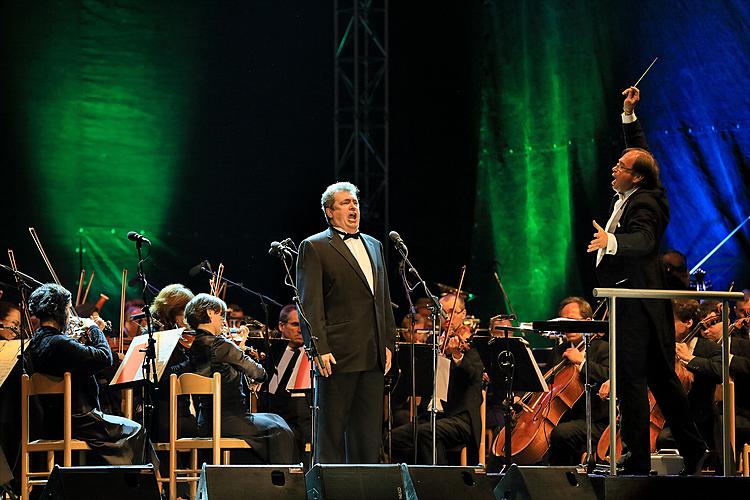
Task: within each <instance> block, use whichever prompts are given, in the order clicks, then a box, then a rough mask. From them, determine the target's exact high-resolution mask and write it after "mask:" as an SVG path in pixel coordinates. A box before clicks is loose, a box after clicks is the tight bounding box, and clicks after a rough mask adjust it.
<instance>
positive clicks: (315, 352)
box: [272, 246, 323, 467]
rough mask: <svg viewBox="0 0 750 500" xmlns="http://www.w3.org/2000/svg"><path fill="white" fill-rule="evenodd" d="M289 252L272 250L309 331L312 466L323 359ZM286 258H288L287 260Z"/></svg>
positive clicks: (307, 348) (315, 460)
mask: <svg viewBox="0 0 750 500" xmlns="http://www.w3.org/2000/svg"><path fill="white" fill-rule="evenodd" d="M272 248H273V247H272ZM291 252H294V253H297V252H296V251H295V250H294V249H291V248H287V247H285V246H281V247H280V248H279V250H277V251H275V252H273V254H272V255H275V256H276V257H278V258H279V259H280V260H281V262H283V264H284V272H285V273H286V277H285V278H284V284H285V285H287V286H288V287H289V288H291V289H292V291H293V292H294V296H293V297H292V301H293V302H294V304H295V305H296V306H297V312H298V313H299V319H300V322H304V324H305V325H306V328H307V331H308V332H310V343H309V345H307V344H306V345H305V353H306V354H307V357H308V359H309V360H310V383H311V384H312V390H313V400H312V404H311V405H310V425H311V427H312V429H311V432H310V448H311V449H310V456H311V457H312V463H311V464H310V466H311V467H312V465H315V464H317V463H318V459H317V458H318V457H317V450H318V435H317V433H316V432H315V428H316V425H315V424H316V422H317V419H318V410H319V409H320V408H319V406H318V384H317V382H316V378H315V363H316V362H317V363H318V364H319V365H320V366H323V360H322V359H321V358H320V350H319V349H318V337H316V336H315V335H313V331H312V326H311V325H310V321H308V319H307V316H306V315H305V310H304V308H303V307H302V300H301V299H300V297H299V289H298V288H297V283H296V281H295V280H294V278H293V277H292V271H291V266H290V264H291V261H292V260H293V257H292V253H291ZM287 259H289V261H287Z"/></svg>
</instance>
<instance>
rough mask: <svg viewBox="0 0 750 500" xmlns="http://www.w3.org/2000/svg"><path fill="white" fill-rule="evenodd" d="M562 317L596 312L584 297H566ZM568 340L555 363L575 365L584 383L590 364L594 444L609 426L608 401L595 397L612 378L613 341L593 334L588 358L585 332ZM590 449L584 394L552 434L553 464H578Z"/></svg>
mask: <svg viewBox="0 0 750 500" xmlns="http://www.w3.org/2000/svg"><path fill="white" fill-rule="evenodd" d="M558 316H559V317H561V318H567V319H572V320H590V319H592V316H593V313H592V311H591V306H590V305H589V303H588V302H586V300H584V299H583V298H581V297H566V298H565V299H563V301H562V302H560V307H559V309H558ZM565 339H566V340H565V342H563V343H562V344H560V345H558V346H557V347H556V348H555V351H554V353H553V357H552V363H551V364H552V365H553V366H554V365H557V364H558V363H560V362H561V361H563V360H567V361H568V362H569V363H572V364H573V365H575V367H576V369H577V370H578V376H579V378H580V380H581V384H585V380H586V372H585V368H586V367H585V364H586V363H588V365H589V367H588V368H589V383H590V384H593V385H594V386H595V387H594V388H593V389H592V398H591V435H592V442H593V446H596V443H597V442H598V441H599V437H600V436H601V434H602V432H604V429H605V428H606V427H607V423H608V417H609V411H608V407H607V403H606V402H605V401H602V400H601V399H600V398H597V397H595V394H596V392H595V391H596V386H598V385H600V384H602V383H603V382H605V381H606V380H607V379H608V378H609V343H608V342H607V341H606V340H603V339H601V338H597V337H592V339H591V342H590V343H589V354H588V359H586V358H585V355H584V354H585V353H584V339H583V334H582V333H567V334H565ZM585 451H586V398H585V396H584V395H581V397H580V398H578V400H577V401H576V402H575V404H574V405H573V407H572V408H571V409H570V410H568V411H567V412H565V413H564V414H563V416H562V418H561V419H560V423H559V424H558V425H557V426H556V427H555V428H554V429H553V430H552V433H551V435H550V449H549V463H550V465H577V464H579V463H581V457H582V455H583V453H584V452H585Z"/></svg>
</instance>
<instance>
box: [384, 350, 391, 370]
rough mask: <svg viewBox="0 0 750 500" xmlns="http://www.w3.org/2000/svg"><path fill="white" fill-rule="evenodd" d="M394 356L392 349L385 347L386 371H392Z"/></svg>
mask: <svg viewBox="0 0 750 500" xmlns="http://www.w3.org/2000/svg"><path fill="white" fill-rule="evenodd" d="M392 357H393V354H392V353H391V350H390V349H388V348H387V347H386V348H385V373H388V372H389V371H391V358H392Z"/></svg>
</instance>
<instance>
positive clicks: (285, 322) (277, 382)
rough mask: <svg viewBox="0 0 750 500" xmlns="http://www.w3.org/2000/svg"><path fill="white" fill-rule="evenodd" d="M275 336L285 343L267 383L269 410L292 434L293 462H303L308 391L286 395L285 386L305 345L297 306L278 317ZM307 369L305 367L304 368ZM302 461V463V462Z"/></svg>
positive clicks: (308, 426)
mask: <svg viewBox="0 0 750 500" xmlns="http://www.w3.org/2000/svg"><path fill="white" fill-rule="evenodd" d="M279 332H280V333H281V336H282V337H283V338H285V339H286V340H287V341H288V343H287V346H286V349H284V354H282V355H281V357H280V358H279V364H278V365H277V366H276V372H275V373H274V375H273V377H271V380H270V382H269V388H268V392H269V410H270V411H271V412H273V413H277V414H278V415H280V416H281V417H282V418H283V419H284V420H285V421H286V423H287V424H289V427H290V428H291V429H292V431H293V432H294V440H295V443H296V448H297V459H296V460H295V461H297V462H301V461H303V460H304V458H305V445H306V443H309V442H310V440H311V438H312V436H311V434H312V427H311V420H310V404H311V403H312V401H311V398H310V394H309V392H310V391H304V392H302V391H299V392H294V393H292V392H289V390H288V389H287V383H288V382H289V378H290V377H291V374H292V372H293V371H294V366H295V365H296V364H297V363H298V360H299V359H302V358H303V357H304V356H307V353H305V347H304V346H305V341H304V339H303V338H302V330H301V329H300V324H299V313H298V312H297V306H295V305H294V304H288V305H286V306H284V307H283V308H281V312H280V313H279ZM308 366H309V365H308ZM305 461H306V460H305Z"/></svg>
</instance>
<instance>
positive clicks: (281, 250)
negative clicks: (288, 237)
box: [268, 241, 289, 259]
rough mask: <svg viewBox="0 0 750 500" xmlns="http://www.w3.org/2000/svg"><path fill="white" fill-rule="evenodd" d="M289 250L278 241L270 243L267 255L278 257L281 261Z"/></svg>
mask: <svg viewBox="0 0 750 500" xmlns="http://www.w3.org/2000/svg"><path fill="white" fill-rule="evenodd" d="M288 252H289V249H288V248H286V247H285V246H284V245H282V244H281V243H279V242H278V241H272V242H271V248H269V249H268V255H270V256H271V257H278V258H280V259H283V258H284V256H285V255H288Z"/></svg>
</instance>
